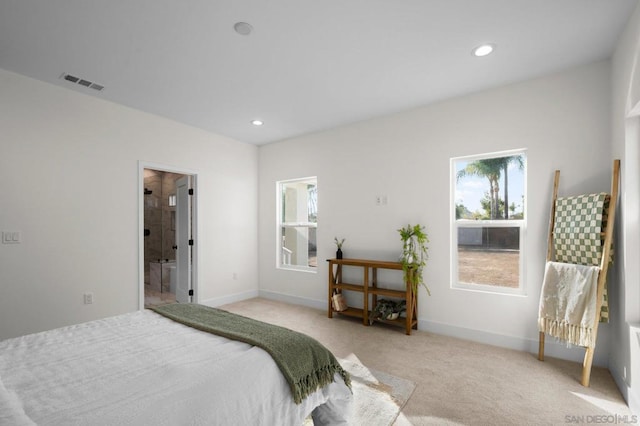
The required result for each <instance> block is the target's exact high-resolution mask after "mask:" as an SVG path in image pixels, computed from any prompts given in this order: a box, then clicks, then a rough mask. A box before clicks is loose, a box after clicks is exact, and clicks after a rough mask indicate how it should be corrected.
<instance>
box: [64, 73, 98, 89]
mask: <svg viewBox="0 0 640 426" xmlns="http://www.w3.org/2000/svg"><path fill="white" fill-rule="evenodd" d="M60 78H61V79H63V80H66V81H68V82H69V83H73V84H79V85H80V86H84V87H88V88H89V89H93V90H97V91H98V92H101V91H102V90H104V86H103V85H102V84H98V83H94V82H93V81H89V80H85V79H84V78H80V77H76V76H75V75H71V74H67V73H63V74H62V75H61V76H60Z"/></svg>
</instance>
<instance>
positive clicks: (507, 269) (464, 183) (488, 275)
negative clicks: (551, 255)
mask: <svg viewBox="0 0 640 426" xmlns="http://www.w3.org/2000/svg"><path fill="white" fill-rule="evenodd" d="M451 188H452V203H451V204H452V206H451V207H452V208H451V211H452V221H451V223H452V227H451V240H452V250H451V253H452V254H451V257H452V262H451V268H452V274H451V276H452V277H453V282H452V286H453V287H456V288H465V289H476V290H489V291H497V292H504V293H516V294H522V293H523V292H524V282H523V276H524V274H523V271H524V266H523V257H524V256H523V248H524V236H525V232H524V230H525V228H526V220H525V218H526V215H525V211H526V151H525V150H517V151H507V152H500V153H493V154H482V155H475V156H469V157H458V158H453V159H451Z"/></svg>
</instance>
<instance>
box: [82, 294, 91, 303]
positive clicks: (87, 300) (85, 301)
mask: <svg viewBox="0 0 640 426" xmlns="http://www.w3.org/2000/svg"><path fill="white" fill-rule="evenodd" d="M92 303H93V293H85V294H84V304H85V305H91V304H92Z"/></svg>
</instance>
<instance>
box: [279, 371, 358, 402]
mask: <svg viewBox="0 0 640 426" xmlns="http://www.w3.org/2000/svg"><path fill="white" fill-rule="evenodd" d="M335 373H338V374H340V377H342V380H344V383H345V384H346V385H347V386H348V387H349V389H351V376H349V373H348V372H347V371H346V370H345V369H344V368H342V367H341V366H340V365H327V366H325V367H323V368H321V369H318V370H316V371H314V372H313V373H311V374H309V375H307V376H306V377H304V378H302V379H301V380H299V381H298V382H296V383H295V384H294V386H292V387H291V392H292V393H293V401H294V402H295V403H296V404H300V403H301V402H302V401H304V399H305V398H306V397H307V396H309V395H311V394H312V393H313V392H315V391H316V389H319V388H323V387H325V386H327V385H328V384H330V383H331V382H333V376H334V375H335ZM352 392H353V391H352Z"/></svg>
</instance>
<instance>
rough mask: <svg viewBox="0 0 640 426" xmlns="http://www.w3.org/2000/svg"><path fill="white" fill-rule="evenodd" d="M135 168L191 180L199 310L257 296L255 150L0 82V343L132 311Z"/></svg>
mask: <svg viewBox="0 0 640 426" xmlns="http://www.w3.org/2000/svg"><path fill="white" fill-rule="evenodd" d="M139 161H145V162H149V163H156V164H163V165H166V166H169V167H175V168H179V169H188V170H193V171H194V172H196V173H197V174H198V194H199V201H198V217H199V235H198V236H197V238H196V244H197V247H198V255H199V272H200V273H199V280H198V282H199V287H198V291H199V300H200V301H210V302H211V301H214V302H215V301H216V300H218V299H221V298H222V299H224V298H225V297H234V296H235V295H238V294H247V293H249V294H257V283H258V279H257V251H256V243H255V242H256V238H257V218H256V211H257V167H258V165H257V148H256V147H255V146H252V145H247V144H244V143H240V142H237V141H234V140H231V139H228V138H225V137H222V136H217V135H213V134H211V133H207V132H204V131H201V130H199V129H195V128H192V127H188V126H184V125H181V124H178V123H176V122H173V121H170V120H167V119H164V118H160V117H157V116H153V115H149V114H145V113H142V112H139V111H136V110H133V109H130V108H126V107H122V106H119V105H116V104H113V103H110V102H105V101H102V100H100V99H97V98H94V97H89V96H86V95H84V94H81V93H78V92H75V91H71V90H66V89H63V88H60V87H57V86H53V85H49V84H46V83H42V82H39V81H37V80H33V79H29V78H25V77H22V76H19V75H16V74H13V73H9V72H6V71H2V70H0V231H21V233H22V240H23V241H22V243H21V244H15V245H5V244H0V339H4V338H8V337H12V336H18V335H22V334H25V333H30V332H36V331H41V330H46V329H51V328H55V327H58V326H63V325H67V324H73V323H78V322H82V321H87V320H91V319H95V318H100V317H106V316H110V315H116V314H121V313H125V312H129V311H134V310H137V309H138V303H139V300H138V288H139V287H138V273H139V265H138V239H139V238H138V235H139V233H140V232H142V230H141V229H138V215H139V211H138V199H139V198H138V197H139V192H140V188H139V187H138V162H139ZM234 272H235V273H237V279H236V280H234V279H233V273H234ZM84 292H93V293H94V304H93V305H83V298H82V295H83V293H84Z"/></svg>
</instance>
